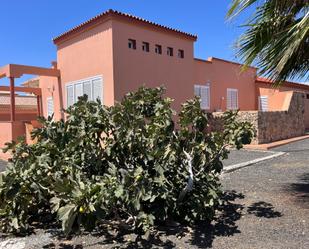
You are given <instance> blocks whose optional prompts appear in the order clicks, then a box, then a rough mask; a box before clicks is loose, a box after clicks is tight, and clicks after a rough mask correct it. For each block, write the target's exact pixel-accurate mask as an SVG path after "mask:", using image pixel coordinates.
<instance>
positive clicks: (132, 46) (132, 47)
mask: <svg viewBox="0 0 309 249" xmlns="http://www.w3.org/2000/svg"><path fill="white" fill-rule="evenodd" d="M131 44H132V45H131ZM128 48H129V49H134V50H136V40H134V39H128Z"/></svg>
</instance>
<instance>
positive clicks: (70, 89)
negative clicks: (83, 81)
mask: <svg viewBox="0 0 309 249" xmlns="http://www.w3.org/2000/svg"><path fill="white" fill-rule="evenodd" d="M73 104H74V88H73V86H67V107H69V106H71V105H73Z"/></svg>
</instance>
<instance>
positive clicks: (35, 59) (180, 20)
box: [0, 0, 245, 84]
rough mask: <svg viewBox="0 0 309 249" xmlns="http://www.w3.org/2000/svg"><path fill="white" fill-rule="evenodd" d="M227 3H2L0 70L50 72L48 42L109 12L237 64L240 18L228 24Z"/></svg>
mask: <svg viewBox="0 0 309 249" xmlns="http://www.w3.org/2000/svg"><path fill="white" fill-rule="evenodd" d="M229 3H230V1H229V0H215V1H211V0H191V1H184V0H178V1H176V0H170V1H166V0H165V1H163V0H155V1H150V0H147V1H146V0H144V1H142V0H117V1H116V0H114V1H111V0H74V1H73V0H1V15H0V23H1V24H2V25H1V35H0V66H3V65H5V64H8V63H16V64H27V65H34V66H44V67H49V66H50V62H51V61H52V60H55V59H56V48H55V46H54V44H53V43H52V38H53V37H55V36H57V35H59V34H61V33H62V32H64V31H66V30H68V29H70V28H72V27H74V26H76V25H78V24H80V23H81V22H83V21H86V20H88V19H89V18H91V17H93V16H95V15H97V14H99V13H101V12H103V11H105V10H107V9H110V8H112V9H115V10H119V11H122V12H126V13H130V14H133V15H136V16H139V17H142V18H145V19H148V20H150V21H154V22H157V23H160V24H163V25H166V26H169V27H173V28H177V29H180V30H182V31H186V32H189V33H193V34H197V35H198V41H197V42H196V44H195V57H198V58H207V57H209V56H214V57H219V58H223V59H228V60H233V61H237V59H236V58H235V56H234V52H235V51H234V50H233V48H232V46H233V42H234V41H235V40H236V38H237V37H238V35H239V34H241V31H242V30H241V29H240V28H239V27H238V26H239V24H240V22H241V20H243V19H244V18H245V17H241V18H240V19H238V20H236V21H233V22H227V21H226V20H225V15H226V12H227V9H228V7H229ZM21 80H22V79H21ZM21 80H19V81H18V82H20V81H21ZM0 83H1V84H2V81H1V82H0Z"/></svg>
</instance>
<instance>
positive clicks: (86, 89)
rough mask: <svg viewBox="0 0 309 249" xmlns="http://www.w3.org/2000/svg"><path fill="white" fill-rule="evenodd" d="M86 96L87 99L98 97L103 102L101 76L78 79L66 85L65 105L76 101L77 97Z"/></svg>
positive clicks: (93, 99)
mask: <svg viewBox="0 0 309 249" xmlns="http://www.w3.org/2000/svg"><path fill="white" fill-rule="evenodd" d="M85 94H86V95H87V96H88V100H92V101H95V100H97V99H100V100H101V102H103V80H102V77H93V78H90V79H85V80H80V81H76V82H73V83H69V84H67V85H66V95H67V107H69V106H71V105H73V104H74V103H76V102H77V101H78V97H80V96H83V95H85Z"/></svg>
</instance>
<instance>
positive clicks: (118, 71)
mask: <svg viewBox="0 0 309 249" xmlns="http://www.w3.org/2000/svg"><path fill="white" fill-rule="evenodd" d="M128 39H134V40H136V49H135V50H134V49H129V48H128ZM142 42H148V43H149V44H150V51H149V52H145V51H143V50H142ZM193 42H194V41H193V40H192V39H189V38H186V37H183V36H178V35H175V34H171V33H170V32H166V31H165V32H163V31H158V30H154V29H151V28H149V27H147V26H143V25H137V24H134V23H132V24H131V23H128V22H123V21H121V20H114V21H113V50H114V52H113V54H114V80H115V100H116V101H120V100H121V99H122V98H123V96H124V95H125V94H126V93H128V92H129V91H135V90H136V89H137V88H138V87H140V86H142V85H145V86H147V87H158V86H162V85H164V86H165V87H166V88H167V92H166V95H167V96H169V97H171V98H173V99H174V100H175V101H174V103H173V108H175V109H176V110H179V108H180V105H181V103H183V102H185V101H186V100H187V99H189V98H192V97H193V96H194V87H193V84H194V63H193V62H194V61H193ZM155 44H159V45H161V46H162V54H156V53H155ZM167 47H172V48H173V50H174V55H173V56H172V57H171V56H168V55H167ZM178 49H182V50H184V58H178V56H177V53H178Z"/></svg>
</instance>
